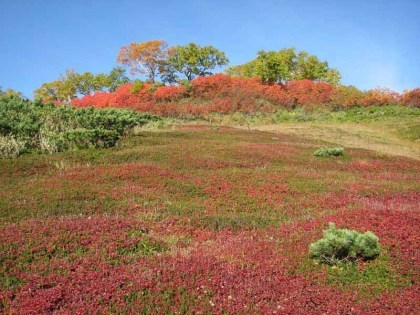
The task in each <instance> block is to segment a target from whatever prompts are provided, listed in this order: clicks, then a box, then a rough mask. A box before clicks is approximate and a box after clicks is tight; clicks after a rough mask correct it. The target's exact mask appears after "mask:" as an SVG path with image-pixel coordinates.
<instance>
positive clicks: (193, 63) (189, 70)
mask: <svg viewBox="0 0 420 315" xmlns="http://www.w3.org/2000/svg"><path fill="white" fill-rule="evenodd" d="M168 54H169V57H168V61H167V63H166V64H165V67H164V69H163V71H162V73H163V75H164V77H165V75H166V76H168V77H170V78H172V80H174V79H176V78H177V73H180V74H183V75H184V76H185V77H186V79H187V80H188V81H191V80H192V79H194V78H195V77H197V76H205V75H209V74H212V72H211V70H213V69H214V68H216V67H222V66H225V65H227V64H228V63H229V60H228V58H227V57H226V55H225V53H224V52H222V51H220V50H218V49H217V48H215V47H213V46H203V47H202V46H199V45H197V44H195V43H189V44H187V45H185V46H175V47H172V48H170V49H169V50H168ZM166 81H168V80H166Z"/></svg>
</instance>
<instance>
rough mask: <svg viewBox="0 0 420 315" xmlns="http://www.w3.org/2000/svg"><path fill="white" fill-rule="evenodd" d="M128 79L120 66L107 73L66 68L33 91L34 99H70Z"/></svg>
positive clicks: (111, 88)
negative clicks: (63, 72) (62, 72)
mask: <svg viewBox="0 0 420 315" xmlns="http://www.w3.org/2000/svg"><path fill="white" fill-rule="evenodd" d="M128 82H130V79H129V78H128V77H127V76H126V75H125V70H124V69H123V68H120V67H116V68H113V69H112V70H111V72H110V73H109V74H105V73H98V74H92V73H91V72H84V73H82V74H79V73H77V72H76V71H74V70H73V69H70V70H67V71H66V72H65V74H64V75H61V76H60V78H59V79H57V80H54V81H52V82H46V83H44V84H42V85H41V87H40V88H38V89H36V90H35V92H34V95H35V98H36V99H44V100H46V101H49V102H56V101H58V102H64V101H70V100H71V99H72V98H74V97H76V96H77V95H88V94H91V93H93V92H95V91H110V92H113V91H115V89H116V88H117V87H118V86H120V85H122V84H125V83H128Z"/></svg>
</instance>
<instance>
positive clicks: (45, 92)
mask: <svg viewBox="0 0 420 315" xmlns="http://www.w3.org/2000/svg"><path fill="white" fill-rule="evenodd" d="M63 85H64V83H63V82H62V81H60V80H55V81H52V82H46V83H43V84H42V85H41V87H40V88H38V89H36V90H35V91H34V97H35V99H42V100H44V101H46V102H62V101H65V100H66V98H67V96H68V95H64V93H63Z"/></svg>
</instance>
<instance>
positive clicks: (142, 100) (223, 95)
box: [71, 74, 420, 120]
mask: <svg viewBox="0 0 420 315" xmlns="http://www.w3.org/2000/svg"><path fill="white" fill-rule="evenodd" d="M416 93H417V94H419V93H420V90H418V89H417V90H413V91H409V92H407V93H405V94H403V95H399V94H398V93H396V92H393V91H390V90H387V89H375V90H370V91H367V92H362V91H360V90H357V89H356V88H354V87H344V86H339V87H335V86H333V85H331V84H328V83H326V82H316V81H311V80H298V81H289V82H287V83H285V84H275V85H266V84H262V83H261V82H260V79H258V78H252V79H249V78H236V77H231V76H228V75H224V74H216V75H213V76H207V77H199V78H197V79H194V80H192V81H191V82H190V83H188V85H176V86H154V85H152V84H150V83H140V82H138V83H134V84H133V83H130V84H126V85H122V86H120V87H119V88H117V89H116V90H115V92H111V93H109V92H108V93H107V92H97V93H95V94H91V95H86V96H84V97H82V98H75V99H73V100H72V101H71V104H73V105H75V106H76V107H78V108H82V107H87V106H94V107H99V108H106V107H119V108H130V109H133V110H137V111H140V112H150V113H154V114H159V115H162V116H167V117H178V118H184V119H185V118H186V119H196V118H200V119H204V120H211V118H212V116H213V115H217V114H222V115H226V114H234V113H243V114H247V115H250V114H251V115H252V114H257V113H262V114H264V115H265V116H270V115H272V114H275V113H276V112H281V111H282V110H285V109H286V110H293V109H296V108H304V110H305V111H307V112H313V111H318V110H319V109H321V110H322V109H324V110H329V111H337V110H342V111H345V110H349V109H353V108H365V107H378V106H387V105H401V106H408V107H419V106H420V104H419V103H417V101H416V99H415V97H414V96H413V95H416ZM413 112H418V110H413Z"/></svg>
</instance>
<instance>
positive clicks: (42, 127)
mask: <svg viewBox="0 0 420 315" xmlns="http://www.w3.org/2000/svg"><path fill="white" fill-rule="evenodd" d="M158 121H161V118H160V117H158V116H155V115H151V114H141V113H138V112H135V111H132V110H129V109H116V108H106V109H95V108H93V107H88V108H83V109H76V108H75V107H74V106H68V105H63V106H55V105H53V104H43V103H42V102H40V101H35V102H31V101H29V100H27V99H24V98H22V97H19V96H13V95H12V96H9V95H1V94H0V158H14V157H17V156H18V155H20V154H22V153H24V152H29V151H39V152H47V153H52V152H61V151H66V150H77V149H84V148H108V147H112V146H114V145H115V144H116V142H117V141H118V140H119V139H120V138H121V137H122V136H123V135H125V134H126V133H128V132H130V131H131V130H133V129H134V128H135V127H139V126H144V125H145V124H148V123H150V122H158Z"/></svg>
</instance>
